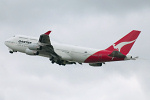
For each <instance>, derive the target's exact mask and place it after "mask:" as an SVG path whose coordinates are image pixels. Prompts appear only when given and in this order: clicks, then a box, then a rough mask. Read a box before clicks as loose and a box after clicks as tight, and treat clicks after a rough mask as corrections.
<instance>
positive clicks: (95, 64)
mask: <svg viewBox="0 0 150 100" xmlns="http://www.w3.org/2000/svg"><path fill="white" fill-rule="evenodd" d="M89 65H90V66H93V67H100V66H102V63H89Z"/></svg>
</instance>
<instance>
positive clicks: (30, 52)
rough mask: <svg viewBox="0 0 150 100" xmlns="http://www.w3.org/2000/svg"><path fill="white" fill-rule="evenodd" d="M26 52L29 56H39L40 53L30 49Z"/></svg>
mask: <svg viewBox="0 0 150 100" xmlns="http://www.w3.org/2000/svg"><path fill="white" fill-rule="evenodd" d="M25 52H26V54H27V55H38V54H39V52H38V51H35V50H30V49H26V51H25Z"/></svg>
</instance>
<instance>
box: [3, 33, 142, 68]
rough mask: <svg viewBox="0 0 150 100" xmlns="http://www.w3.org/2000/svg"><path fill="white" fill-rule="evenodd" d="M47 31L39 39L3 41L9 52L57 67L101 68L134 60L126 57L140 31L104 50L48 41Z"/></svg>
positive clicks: (129, 56)
mask: <svg viewBox="0 0 150 100" xmlns="http://www.w3.org/2000/svg"><path fill="white" fill-rule="evenodd" d="M50 33H51V31H48V32H46V33H44V34H42V35H40V37H39V39H36V38H32V37H28V36H21V35H17V36H14V37H11V38H9V39H8V40H6V41H5V45H6V46H7V47H8V48H9V52H10V53H13V52H22V53H26V54H27V55H39V56H43V57H48V58H49V59H50V61H51V62H52V63H56V64H59V65H66V64H76V63H79V64H82V63H89V65H90V66H102V64H104V63H105V62H111V61H123V60H135V59H136V58H137V57H135V58H132V56H131V55H128V53H129V51H130V49H131V48H132V46H133V44H134V43H135V41H136V39H137V38H138V36H139V34H140V31H137V30H133V31H131V32H130V33H128V34H127V35H125V36H124V37H123V38H121V39H120V40H118V41H117V42H115V43H114V44H112V45H111V46H110V47H108V48H106V49H104V50H98V49H90V48H84V47H77V46H70V45H64V44H59V43H55V42H51V41H50V37H49V34H50Z"/></svg>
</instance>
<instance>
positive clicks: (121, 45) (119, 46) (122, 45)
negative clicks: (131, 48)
mask: <svg viewBox="0 0 150 100" xmlns="http://www.w3.org/2000/svg"><path fill="white" fill-rule="evenodd" d="M135 41H136V40H133V41H130V42H121V43H119V44H117V45H116V44H113V47H114V49H117V50H118V51H119V52H120V50H121V48H122V47H124V46H125V45H127V44H131V43H133V42H135Z"/></svg>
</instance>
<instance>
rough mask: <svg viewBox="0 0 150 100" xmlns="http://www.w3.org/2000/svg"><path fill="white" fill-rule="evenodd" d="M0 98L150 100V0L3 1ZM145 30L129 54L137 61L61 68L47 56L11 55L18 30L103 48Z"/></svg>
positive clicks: (0, 19) (21, 32)
mask: <svg viewBox="0 0 150 100" xmlns="http://www.w3.org/2000/svg"><path fill="white" fill-rule="evenodd" d="M0 8H1V9H0V34H1V37H0V45H1V49H0V55H1V56H0V100H50V99H51V100H110V99H111V100H127V99H128V100H131V99H132V100H141V99H142V100H149V99H150V86H149V84H150V80H149V79H150V74H149V70H150V68H149V65H150V59H149V57H150V54H149V51H150V46H149V44H150V40H149V37H150V34H149V32H150V30H149V29H150V28H149V27H150V26H149V25H150V1H149V0H145V1H143V0H138V1H137V0H130V1H127V0H113V1H112V0H72V1H69V0H63V1H62V0H61V1H60V0H45V1H43V0H24V1H22V0H13V1H12V0H7V1H6V0H1V3H0ZM134 29H135V30H141V31H142V32H141V34H140V36H139V38H138V39H137V41H136V43H135V45H134V46H133V48H132V50H131V51H130V54H132V55H133V56H139V57H140V58H139V59H138V60H136V61H127V62H111V63H106V64H105V65H103V66H102V67H101V68H94V67H91V66H89V65H88V64H83V65H82V66H81V65H68V66H65V67H63V66H58V65H56V64H54V65H53V64H51V62H50V61H49V59H48V58H43V57H32V56H28V55H26V54H22V53H14V54H12V55H11V54H9V53H8V49H7V47H6V46H5V45H4V41H5V40H6V39H7V38H9V37H11V36H13V35H16V34H23V35H29V36H34V37H39V36H40V34H42V33H44V32H46V31H48V30H52V33H51V34H50V37H51V39H52V40H54V41H58V42H60V43H67V44H72V45H79V46H85V47H89V48H98V49H105V48H107V47H108V46H110V45H111V44H112V43H114V42H115V41H117V40H118V39H120V38H121V37H122V36H124V35H126V34H127V33H129V32H130V31H131V30H134Z"/></svg>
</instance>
